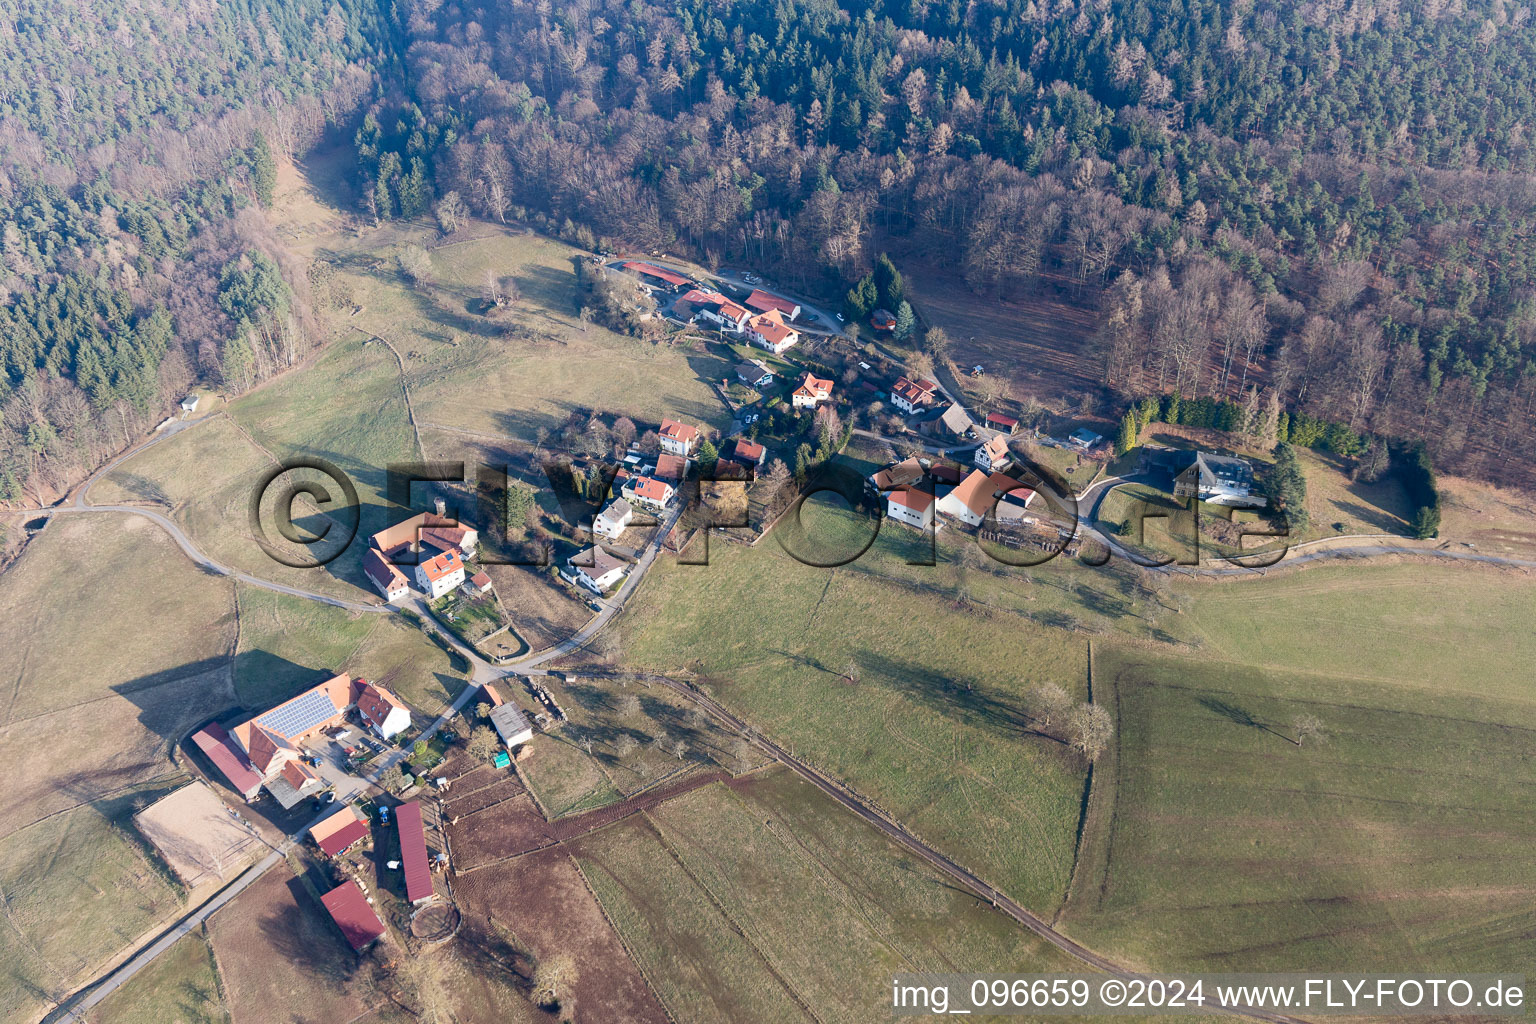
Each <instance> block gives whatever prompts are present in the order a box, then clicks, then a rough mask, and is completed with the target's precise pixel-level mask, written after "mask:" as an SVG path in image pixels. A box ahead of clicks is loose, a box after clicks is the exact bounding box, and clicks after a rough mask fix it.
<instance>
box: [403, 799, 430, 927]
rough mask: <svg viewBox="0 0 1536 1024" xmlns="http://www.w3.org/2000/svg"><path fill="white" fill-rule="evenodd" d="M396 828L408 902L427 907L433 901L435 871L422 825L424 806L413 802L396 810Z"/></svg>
mask: <svg viewBox="0 0 1536 1024" xmlns="http://www.w3.org/2000/svg"><path fill="white" fill-rule="evenodd" d="M395 827H396V829H398V831H399V833H400V864H401V867H403V868H404V870H405V899H406V902H407V903H411V904H413V905H414V904H417V903H425V902H426V901H427V900H429V899H431V898H432V870H431V868H429V867H428V866H427V834H426V831H425V829H424V828H423V827H422V824H421V804H419V803H418V802H416V801H415V800H412V801H411V802H409V803H404V804H401V805H400V806H399V807H396V808H395Z"/></svg>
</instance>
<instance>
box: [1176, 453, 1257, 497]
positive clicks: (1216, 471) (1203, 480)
mask: <svg viewBox="0 0 1536 1024" xmlns="http://www.w3.org/2000/svg"><path fill="white" fill-rule="evenodd" d="M1252 492H1253V467H1252V466H1251V465H1249V464H1248V463H1247V462H1246V461H1245V460H1243V459H1235V458H1232V457H1230V456H1226V455H1207V454H1206V453H1205V452H1196V453H1195V461H1194V462H1193V463H1192V464H1190V465H1189V466H1188V467H1186V468H1185V469H1184V470H1183V471H1182V472H1180V473H1179V474H1178V476H1176V477H1174V479H1173V496H1174V497H1175V498H1188V497H1190V496H1191V495H1193V496H1196V497H1198V498H1199V499H1200V500H1201V501H1204V502H1209V503H1210V504H1212V505H1235V506H1242V507H1247V508H1259V507H1262V506H1263V505H1265V504H1266V501H1265V499H1264V498H1263V497H1262V496H1261V495H1255V494H1253V493H1252Z"/></svg>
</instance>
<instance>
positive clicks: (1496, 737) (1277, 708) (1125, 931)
mask: <svg viewBox="0 0 1536 1024" xmlns="http://www.w3.org/2000/svg"><path fill="white" fill-rule="evenodd" d="M1384 571H1390V570H1384ZM1306 575H1308V576H1310V575H1311V574H1310V573H1308V574H1306ZM1223 589H1225V588H1223ZM1207 600H1210V599H1203V600H1202V602H1201V608H1202V610H1204V605H1205V603H1206V601H1207ZM1323 603H1324V604H1325V605H1326V604H1328V602H1326V601H1325V602H1323ZM1343 603H1344V602H1342V601H1334V602H1332V604H1331V607H1334V608H1338V607H1339V606H1340V605H1342V604H1343ZM1251 610H1252V609H1250V611H1251ZM1286 610H1287V608H1286V605H1285V604H1284V603H1282V604H1281V606H1280V608H1279V609H1278V610H1277V611H1276V613H1275V614H1274V615H1273V616H1265V617H1263V619H1262V620H1261V621H1265V620H1267V621H1274V620H1282V619H1284V618H1286V617H1287V616H1286V614H1285V612H1286ZM1405 611H1406V609H1405V608H1404V607H1403V606H1401V605H1399V606H1397V607H1394V606H1393V605H1391V604H1387V605H1386V606H1384V608H1383V609H1382V617H1383V619H1384V622H1385V628H1383V630H1382V631H1381V637H1380V638H1381V640H1382V641H1383V644H1384V645H1393V646H1395V645H1397V644H1399V643H1402V639H1403V634H1404V633H1406V632H1407V628H1408V625H1409V624H1408V621H1407V619H1408V616H1406V615H1405ZM1295 628H1302V627H1301V626H1300V625H1298V626H1297V627H1295ZM1338 632H1339V633H1342V634H1346V635H1351V636H1353V638H1354V640H1355V642H1356V644H1357V645H1358V649H1359V650H1360V652H1361V658H1360V659H1359V661H1360V664H1359V668H1360V669H1361V670H1362V672H1361V674H1359V675H1354V676H1351V675H1346V674H1344V673H1345V672H1346V671H1347V669H1348V668H1349V667H1352V666H1353V665H1354V664H1355V663H1354V662H1352V661H1350V660H1346V659H1342V658H1340V659H1337V660H1334V659H1332V658H1331V656H1332V655H1333V654H1334V647H1333V645H1331V644H1327V643H1324V645H1323V647H1322V649H1321V650H1313V651H1312V652H1310V657H1311V664H1310V665H1309V666H1308V667H1307V668H1306V669H1305V670H1301V669H1299V668H1298V667H1296V666H1294V665H1291V666H1282V665H1278V664H1272V665H1266V666H1264V667H1255V666H1254V665H1252V664H1241V663H1231V662H1226V661H1222V660H1219V659H1220V658H1221V657H1222V655H1223V654H1224V653H1226V652H1210V653H1209V654H1208V655H1206V656H1203V657H1202V658H1201V659H1200V660H1194V659H1189V658H1171V657H1166V656H1160V655H1154V654H1151V653H1149V652H1141V651H1131V650H1116V649H1112V648H1111V649H1106V650H1104V651H1102V652H1099V653H1098V656H1097V658H1096V664H1095V680H1096V682H1095V690H1096V691H1098V690H1100V689H1101V688H1103V689H1105V690H1109V689H1111V688H1112V689H1113V691H1114V696H1117V697H1118V702H1117V703H1118V716H1117V717H1118V721H1119V723H1120V735H1119V738H1118V744H1117V749H1116V750H1115V752H1114V755H1113V756H1112V757H1111V758H1109V759H1108V760H1107V761H1105V762H1101V766H1100V767H1101V769H1103V770H1102V771H1097V772H1096V773H1095V775H1096V779H1095V787H1094V789H1095V791H1094V794H1093V798H1092V803H1091V811H1090V816H1089V825H1088V828H1087V830H1086V832H1085V839H1084V847H1083V852H1082V861H1081V863H1080V865H1079V868H1078V874H1077V879H1076V883H1075V886H1074V889H1073V892H1072V896H1071V899H1070V900H1069V902H1068V905H1067V908H1066V913H1065V915H1064V917H1063V922H1062V926H1063V928H1064V930H1065V931H1067V933H1068V934H1070V935H1072V936H1073V937H1074V938H1077V939H1079V940H1081V941H1083V942H1086V943H1088V944H1089V945H1092V946H1094V947H1095V948H1098V949H1100V950H1101V951H1104V952H1106V953H1111V954H1112V955H1118V956H1122V957H1125V958H1127V959H1128V960H1130V961H1132V962H1134V963H1137V964H1141V965H1145V966H1148V967H1153V968H1156V967H1163V968H1170V969H1171V968H1177V969H1181V970H1210V971H1226V970H1323V969H1326V970H1333V971H1349V970H1359V971H1369V970H1373V969H1380V968H1381V966H1382V965H1383V964H1393V965H1398V966H1397V967H1395V969H1399V970H1404V971H1428V970H1433V971H1458V970H1459V971H1471V970H1486V971H1498V970H1505V971H1513V970H1519V969H1523V965H1528V964H1529V963H1530V962H1531V958H1532V955H1533V954H1536V944H1533V939H1532V934H1531V930H1530V915H1529V912H1528V907H1529V906H1530V903H1531V899H1532V896H1533V895H1536V891H1533V888H1532V886H1531V885H1530V884H1529V879H1530V878H1531V877H1532V875H1533V869H1536V862H1533V855H1532V853H1531V850H1532V848H1533V840H1536V825H1533V823H1532V821H1531V818H1530V815H1529V814H1527V813H1525V810H1524V808H1526V807H1527V806H1528V805H1529V801H1530V798H1531V795H1532V793H1533V792H1536V773H1533V767H1532V766H1533V765H1536V756H1533V755H1536V711H1533V709H1532V706H1531V702H1530V696H1531V695H1530V693H1529V679H1525V680H1523V681H1519V684H1518V685H1521V686H1523V687H1524V688H1525V689H1526V691H1527V692H1526V693H1525V694H1523V695H1518V694H1516V693H1515V692H1514V691H1515V689H1516V688H1517V684H1516V681H1515V680H1510V681H1508V682H1503V683H1500V682H1494V681H1488V682H1489V685H1487V686H1486V687H1483V688H1481V689H1478V688H1477V687H1476V686H1475V683H1476V682H1477V681H1479V680H1481V678H1482V677H1481V676H1480V673H1479V671H1478V668H1479V665H1478V664H1473V665H1469V666H1466V667H1464V668H1462V669H1460V670H1456V669H1454V668H1451V667H1450V666H1447V665H1445V664H1443V663H1441V661H1440V660H1439V657H1438V656H1437V652H1436V651H1434V650H1433V649H1425V648H1422V647H1421V648H1420V649H1419V650H1420V653H1421V656H1423V657H1424V658H1425V663H1424V664H1423V667H1421V668H1419V669H1417V670H1415V671H1413V672H1412V673H1409V674H1405V675H1403V676H1401V677H1394V676H1392V675H1391V674H1390V666H1391V665H1392V664H1393V660H1391V659H1383V658H1382V656H1381V652H1379V651H1376V650H1373V644H1372V643H1371V640H1372V639H1374V638H1370V637H1369V634H1365V635H1362V633H1363V631H1361V630H1358V629H1351V628H1350V625H1349V624H1346V625H1345V626H1344V627H1343V628H1342V629H1340V630H1338ZM1446 633H1447V634H1448V635H1450V636H1454V635H1455V630H1454V628H1453V627H1452V628H1447V629H1446ZM1311 635H1312V636H1313V637H1314V638H1318V639H1322V638H1321V637H1318V635H1317V633H1315V632H1314V633H1313V634H1311ZM1523 642H1526V643H1528V642H1529V641H1528V640H1524V641H1523ZM1463 644H1464V646H1463V647H1462V649H1463V650H1467V649H1469V648H1473V647H1475V641H1473V642H1471V643H1467V642H1465V641H1463ZM1404 646H1411V645H1406V644H1405V645H1404ZM1249 649H1250V650H1253V649H1254V648H1252V647H1250V648H1249ZM1294 649H1296V650H1303V648H1301V647H1297V648H1294ZM1259 650H1261V651H1264V650H1268V648H1261V649H1259ZM1521 663H1525V664H1528V663H1529V662H1528V661H1526V662H1519V661H1515V662H1506V663H1505V666H1504V672H1503V673H1502V674H1503V675H1506V676H1507V675H1509V673H1508V671H1507V670H1508V666H1510V665H1513V664H1521ZM1328 664H1332V665H1333V666H1334V669H1333V671H1325V670H1324V669H1323V666H1325V665H1328ZM1377 671H1384V672H1385V674H1383V675H1375V676H1368V675H1366V673H1370V672H1377ZM1432 681H1433V682H1439V683H1441V684H1442V685H1436V686H1434V687H1433V688H1432V687H1431V686H1430V685H1426V682H1432ZM1109 696H1110V695H1109V694H1105V695H1104V697H1101V699H1108V697H1109ZM1300 715H1311V716H1314V717H1315V718H1316V720H1317V721H1318V722H1319V723H1320V724H1321V727H1322V730H1323V734H1324V735H1323V737H1322V738H1321V739H1320V740H1318V739H1305V740H1304V741H1303V742H1302V743H1301V744H1300V745H1299V746H1298V745H1297V743H1296V742H1295V740H1296V737H1297V736H1298V731H1297V729H1298V727H1297V724H1296V722H1297V717H1298V716H1300Z"/></svg>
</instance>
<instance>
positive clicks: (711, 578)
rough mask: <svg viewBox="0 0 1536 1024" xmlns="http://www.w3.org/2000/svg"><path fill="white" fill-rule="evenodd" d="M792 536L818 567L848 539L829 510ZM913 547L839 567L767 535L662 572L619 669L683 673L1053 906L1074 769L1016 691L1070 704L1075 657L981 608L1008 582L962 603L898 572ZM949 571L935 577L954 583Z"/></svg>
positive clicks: (1073, 818) (656, 573) (900, 544)
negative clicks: (1055, 696) (1049, 688)
mask: <svg viewBox="0 0 1536 1024" xmlns="http://www.w3.org/2000/svg"><path fill="white" fill-rule="evenodd" d="M802 525H803V526H804V527H805V529H806V531H807V534H806V535H807V537H810V538H814V540H813V542H812V546H813V547H814V546H815V545H820V544H825V545H826V547H825V548H824V549H821V553H823V554H830V553H833V552H834V549H835V548H836V547H837V546H838V545H836V544H833V543H832V540H833V539H834V538H836V537H837V536H838V531H839V530H846V531H853V530H855V529H857V523H856V522H855V520H854V519H853V518H852V517H851V516H849V515H848V514H847V513H843V512H838V511H837V510H836V509H835V508H832V507H824V508H820V509H817V510H814V511H808V512H807V513H806V515H805V516H804V517H803V521H802ZM779 529H780V530H783V529H785V527H783V526H781V527H779ZM916 537H917V534H916V533H915V531H914V532H910V533H909V534H908V535H907V536H906V537H902V536H901V535H899V534H897V533H889V534H887V533H882V535H881V541H880V544H879V545H877V548H876V549H872V552H871V553H870V554H868V555H866V556H865V558H864V559H860V560H859V561H858V562H855V563H853V564H852V565H850V566H845V567H842V568H838V569H822V568H814V567H812V566H809V565H804V564H801V563H799V562H797V561H796V560H795V559H793V558H791V557H790V556H789V555H788V554H786V553H785V552H784V551H783V550H781V549H780V547H779V545H778V544H777V543H775V540H774V538H772V537H770V538H768V539H765V540H764V541H763V542H762V543H761V544H759V545H758V546H757V547H755V548H750V549H749V548H744V547H740V546H737V545H724V544H717V545H714V547H713V550H712V559H711V564H710V565H708V566H682V565H677V564H676V563H674V562H671V561H669V560H663V561H661V562H658V563H657V566H656V567H655V568H654V569H653V570H652V573H651V575H650V576H648V577H647V579H646V581H645V585H644V588H643V589H642V590H641V591H640V593H639V594H637V596H636V598H635V599H633V600H632V601H631V603H630V606H629V609H628V611H626V613H625V615H624V616H623V617H621V619H620V626H619V629H620V632H621V633H622V635H623V637H624V641H625V647H624V650H625V651H626V655H625V656H626V659H628V660H631V661H633V662H634V663H635V664H637V665H641V666H645V667H649V668H654V669H657V670H663V671H669V672H670V671H676V670H677V668H678V667H679V666H682V667H683V668H685V669H686V670H688V671H691V672H693V673H695V674H696V675H697V676H698V677H699V678H700V680H701V682H702V684H703V685H704V686H705V688H706V689H709V690H710V691H712V692H713V693H714V694H715V696H717V697H718V698H719V699H721V700H723V701H724V702H725V703H726V704H727V705H729V706H730V707H731V708H732V709H733V710H735V711H737V712H738V713H741V714H742V715H744V717H746V718H747V719H748V720H749V721H750V722H752V723H753V724H754V725H756V726H757V727H759V728H761V729H763V730H764V731H765V732H767V733H768V734H770V735H772V736H774V737H775V738H776V739H777V740H778V741H779V742H782V743H786V744H787V745H788V746H789V747H791V748H792V749H793V750H794V751H795V752H796V753H797V754H798V755H800V756H802V757H805V758H807V759H809V760H810V761H812V762H814V763H816V764H817V765H819V766H820V767H822V768H823V769H825V770H827V771H829V772H830V773H831V774H833V775H835V776H837V777H838V778H841V779H843V780H845V781H846V782H848V783H849V784H850V785H851V786H853V787H854V788H855V789H856V790H858V791H859V792H860V793H862V794H863V795H865V796H866V797H869V798H871V799H873V800H874V801H875V802H876V803H877V804H879V805H880V806H881V807H883V808H884V809H885V810H887V811H888V812H890V813H892V814H894V815H895V816H896V817H897V818H898V819H900V820H901V821H903V822H904V823H905V824H907V825H908V826H909V827H910V828H912V829H913V830H914V831H915V832H916V833H918V834H919V835H921V836H923V837H924V838H925V839H927V840H928V841H929V842H931V843H933V844H934V845H936V846H938V847H939V848H941V849H943V850H944V851H945V852H946V853H949V854H951V855H952V856H954V857H955V858H956V859H958V860H960V861H961V862H962V863H965V864H966V865H967V866H968V867H971V868H973V869H975V870H977V871H979V872H980V873H981V874H982V875H984V876H985V877H988V878H989V879H991V880H993V881H995V882H997V883H998V884H1000V885H1002V886H1003V887H1004V888H1006V889H1007V890H1008V891H1009V892H1010V893H1012V894H1013V895H1014V896H1016V897H1018V898H1020V899H1021V900H1022V901H1023V902H1025V903H1027V904H1030V905H1032V906H1034V907H1037V908H1046V909H1054V907H1055V906H1056V904H1057V902H1058V901H1059V900H1060V899H1061V896H1062V893H1063V892H1064V890H1065V887H1066V880H1067V875H1068V873H1069V872H1070V869H1071V863H1072V849H1073V842H1074V835H1075V831H1076V828H1077V820H1078V810H1079V803H1080V796H1081V792H1082V782H1083V774H1082V771H1083V770H1082V766H1081V764H1080V763H1078V762H1077V761H1076V760H1075V759H1074V758H1073V757H1072V756H1070V755H1068V754H1067V753H1066V752H1065V751H1064V749H1063V748H1062V746H1061V745H1060V744H1059V743H1058V742H1057V741H1055V740H1054V739H1049V738H1045V737H1043V736H1041V735H1040V734H1038V733H1036V732H1034V731H1033V730H1032V728H1031V720H1030V718H1029V717H1028V697H1027V694H1028V691H1029V689H1030V688H1031V687H1032V686H1034V685H1036V684H1039V683H1043V682H1047V681H1054V682H1058V683H1060V684H1061V685H1062V686H1064V687H1065V688H1067V690H1068V691H1069V692H1072V693H1076V694H1078V695H1079V696H1081V695H1082V693H1083V687H1084V680H1085V678H1086V648H1085V644H1084V642H1083V640H1082V639H1081V638H1080V637H1077V636H1074V635H1073V634H1071V633H1069V632H1068V631H1066V630H1062V629H1055V628H1049V627H1045V626H1041V625H1038V624H1036V623H1035V622H1033V621H1031V620H1030V619H1029V618H1026V617H1025V616H1024V615H1020V614H1013V613H1010V612H1009V611H1007V610H1006V609H1004V608H990V607H989V606H988V604H987V598H986V596H985V594H986V593H987V592H989V591H990V590H991V589H993V588H997V589H1002V588H1005V587H1009V586H1012V587H1014V588H1015V589H1016V586H1017V585H1016V584H1009V583H1007V582H1006V581H1003V580H996V579H994V578H993V577H992V576H991V575H990V574H982V573H974V572H968V573H967V574H966V579H965V585H966V587H967V588H968V592H969V593H970V596H971V600H970V601H967V602H963V603H962V602H959V601H957V600H955V591H954V589H953V587H952V586H951V585H950V584H949V583H947V582H944V581H943V580H942V576H941V574H940V573H939V572H937V571H936V569H935V568H934V567H922V566H908V565H906V564H905V559H906V557H907V555H909V554H911V553H912V547H911V546H913V545H916V541H915V540H914V539H913V538H916ZM850 539H851V538H848V537H843V538H841V540H842V542H843V544H844V545H845V546H846V544H847V543H848V542H849V540H850ZM888 541H889V543H888ZM866 559H867V562H866ZM887 571H888V572H889V573H890V574H891V575H889V576H887V575H885V573H886V572H887ZM956 571H957V570H955V569H954V568H953V567H948V566H946V568H945V569H944V572H946V573H949V574H950V579H951V580H952V579H953V574H954V572H956ZM898 573H899V574H901V575H897V574H898ZM971 588H974V589H971ZM1025 600H1026V601H1027V596H1026V598H1025ZM850 674H851V675H854V676H856V677H857V678H856V679H850V678H849V677H850Z"/></svg>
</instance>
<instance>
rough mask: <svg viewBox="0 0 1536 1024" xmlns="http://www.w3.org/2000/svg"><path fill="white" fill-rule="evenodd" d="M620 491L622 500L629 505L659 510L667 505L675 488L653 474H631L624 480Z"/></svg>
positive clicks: (675, 491)
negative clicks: (622, 496)
mask: <svg viewBox="0 0 1536 1024" xmlns="http://www.w3.org/2000/svg"><path fill="white" fill-rule="evenodd" d="M622 493H623V495H624V500H625V501H627V502H629V503H630V504H631V505H644V506H645V507H647V508H651V509H657V510H660V509H664V508H666V507H667V504H668V503H669V502H670V501H671V500H672V496H673V495H674V494H676V493H677V489H676V488H674V487H673V486H672V485H671V484H669V483H667V482H666V481H665V480H658V479H656V478H655V477H653V476H632V477H630V478H629V479H628V480H626V481H624V488H623V491H622Z"/></svg>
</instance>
